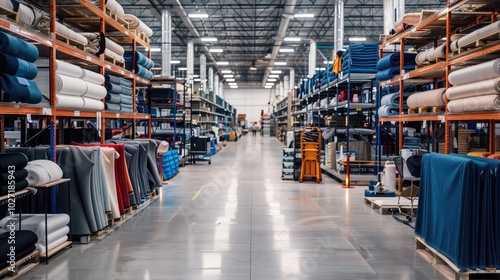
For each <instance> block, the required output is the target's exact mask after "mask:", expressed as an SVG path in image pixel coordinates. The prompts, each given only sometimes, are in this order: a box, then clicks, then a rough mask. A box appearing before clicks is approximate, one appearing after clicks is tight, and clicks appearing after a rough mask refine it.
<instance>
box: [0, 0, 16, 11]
mask: <svg viewBox="0 0 500 280" xmlns="http://www.w3.org/2000/svg"><path fill="white" fill-rule="evenodd" d="M0 7H4V8H6V9H9V10H11V11H13V10H14V5H12V1H11V0H0Z"/></svg>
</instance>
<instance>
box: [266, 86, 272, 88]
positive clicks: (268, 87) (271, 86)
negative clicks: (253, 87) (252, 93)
mask: <svg viewBox="0 0 500 280" xmlns="http://www.w3.org/2000/svg"><path fill="white" fill-rule="evenodd" d="M265 88H273V86H265Z"/></svg>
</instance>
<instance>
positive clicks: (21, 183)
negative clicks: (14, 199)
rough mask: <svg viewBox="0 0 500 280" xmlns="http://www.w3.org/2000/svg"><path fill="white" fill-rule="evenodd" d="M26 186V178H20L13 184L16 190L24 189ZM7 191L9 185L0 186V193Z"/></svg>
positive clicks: (5, 193) (3, 193) (4, 193)
mask: <svg viewBox="0 0 500 280" xmlns="http://www.w3.org/2000/svg"><path fill="white" fill-rule="evenodd" d="M27 187H28V181H26V180H21V181H19V182H16V184H15V190H16V192H18V191H20V190H22V189H25V188H27ZM8 193H9V185H3V186H0V195H7V194H8Z"/></svg>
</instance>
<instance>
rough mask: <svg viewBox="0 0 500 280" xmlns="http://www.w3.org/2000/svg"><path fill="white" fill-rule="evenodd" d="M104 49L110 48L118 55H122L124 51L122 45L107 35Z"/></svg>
mask: <svg viewBox="0 0 500 280" xmlns="http://www.w3.org/2000/svg"><path fill="white" fill-rule="evenodd" d="M106 49H110V50H111V51H113V52H114V53H116V54H118V55H120V56H123V54H124V53H125V49H124V48H123V47H122V46H120V45H118V44H117V43H115V42H114V41H113V40H111V39H109V38H107V37H106Z"/></svg>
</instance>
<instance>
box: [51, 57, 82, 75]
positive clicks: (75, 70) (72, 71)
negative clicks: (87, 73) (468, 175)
mask: <svg viewBox="0 0 500 280" xmlns="http://www.w3.org/2000/svg"><path fill="white" fill-rule="evenodd" d="M56 73H57V74H60V75H65V76H69V77H73V78H78V79H79V78H81V77H82V76H83V69H82V68H81V67H79V66H76V65H74V64H71V63H68V62H65V61H62V60H58V59H56Z"/></svg>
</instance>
